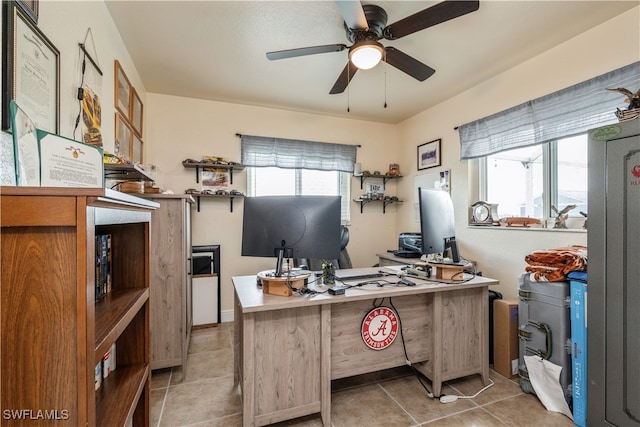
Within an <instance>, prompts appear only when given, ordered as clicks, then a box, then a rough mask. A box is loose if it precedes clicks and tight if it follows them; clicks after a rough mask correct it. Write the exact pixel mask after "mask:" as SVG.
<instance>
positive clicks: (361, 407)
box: [331, 384, 416, 427]
mask: <svg viewBox="0 0 640 427" xmlns="http://www.w3.org/2000/svg"><path fill="white" fill-rule="evenodd" d="M331 423H332V425H333V426H334V427H360V426H363V427H364V426H366V427H375V426H381V427H391V426H412V425H415V424H416V422H415V420H413V419H411V417H410V416H409V415H408V414H407V413H406V412H405V411H404V410H403V409H402V408H401V407H400V406H399V405H397V404H396V402H394V401H393V399H392V398H391V397H390V396H389V395H388V394H387V393H386V392H385V391H384V390H383V389H382V387H380V386H379V385H377V384H372V385H366V386H362V387H356V388H351V389H348V390H342V391H339V392H335V393H332V395H331Z"/></svg>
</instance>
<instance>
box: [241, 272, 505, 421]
mask: <svg viewBox="0 0 640 427" xmlns="http://www.w3.org/2000/svg"><path fill="white" fill-rule="evenodd" d="M357 272H358V273H361V270H357ZM415 281H416V283H418V285H417V286H413V287H392V286H389V287H384V288H377V287H373V288H369V289H367V288H354V289H350V290H347V292H346V294H345V295H342V296H330V295H328V294H321V295H317V296H314V297H305V298H303V297H300V296H298V295H294V296H291V297H281V296H275V295H264V294H262V291H261V289H260V288H258V287H257V286H256V282H255V276H244V277H234V278H233V283H234V289H235V308H236V310H235V313H234V315H235V322H236V323H235V339H236V342H235V344H234V349H235V354H234V360H235V368H236V370H235V372H236V375H235V380H236V382H240V383H241V384H240V385H241V388H242V404H243V425H245V426H260V425H266V424H270V423H274V422H278V421H283V420H286V419H291V418H296V417H300V416H303V415H308V414H312V413H317V412H320V413H321V416H322V420H323V424H324V425H325V426H330V425H331V380H332V379H337V378H343V377H348V376H353V375H358V374H362V373H366V372H374V371H378V370H381V369H387V368H392V367H396V366H402V365H404V364H405V363H406V358H405V355H404V350H403V348H402V341H401V340H402V338H401V336H398V337H397V338H396V340H395V341H394V342H393V344H392V345H391V346H390V347H388V348H386V349H384V350H372V349H370V348H368V347H367V346H366V345H365V344H364V343H363V341H362V338H361V336H360V326H361V324H362V320H363V318H364V316H365V314H366V312H367V311H368V310H369V309H370V308H372V307H373V303H374V301H378V303H379V301H380V298H386V300H385V304H384V305H386V306H389V303H388V302H389V298H390V299H391V302H392V303H393V306H394V307H395V309H396V311H397V313H398V316H399V317H400V321H401V322H402V331H403V335H404V339H405V343H406V347H407V353H408V356H409V360H410V361H411V363H412V364H413V366H414V367H416V368H417V369H418V370H420V371H421V372H422V373H424V374H425V375H426V376H427V377H428V378H430V379H431V381H432V389H433V390H432V391H433V393H434V395H435V396H440V392H441V387H442V382H443V381H446V380H449V379H453V378H459V377H463V376H466V375H471V374H479V375H480V376H481V378H482V380H483V382H484V384H485V385H486V384H487V383H488V381H489V349H488V337H489V333H488V326H489V325H488V313H489V311H488V302H489V300H488V298H489V297H488V286H490V285H496V284H497V283H498V282H497V281H496V280H493V279H487V278H484V277H476V278H474V279H473V280H471V281H469V282H467V283H464V284H443V283H434V282H426V281H421V280H418V279H415ZM420 362H421V363H420Z"/></svg>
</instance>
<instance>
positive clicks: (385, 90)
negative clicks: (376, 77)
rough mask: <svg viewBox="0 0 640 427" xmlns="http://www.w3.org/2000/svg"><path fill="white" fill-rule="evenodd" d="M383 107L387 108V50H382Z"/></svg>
mask: <svg viewBox="0 0 640 427" xmlns="http://www.w3.org/2000/svg"><path fill="white" fill-rule="evenodd" d="M384 108H387V51H386V50H385V51H384Z"/></svg>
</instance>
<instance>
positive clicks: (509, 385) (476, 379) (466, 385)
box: [448, 371, 523, 405]
mask: <svg viewBox="0 0 640 427" xmlns="http://www.w3.org/2000/svg"><path fill="white" fill-rule="evenodd" d="M489 378H490V379H491V380H492V381H493V385H492V386H491V387H489V388H488V389H486V390H485V391H483V392H481V393H480V394H479V395H478V396H476V397H474V398H473V401H474V402H475V403H477V404H478V405H484V404H487V403H490V402H495V401H497V400H502V399H505V398H507V397H513V396H517V395H519V394H522V393H523V392H522V389H521V388H520V386H519V385H517V384H516V383H514V382H513V381H510V380H509V379H508V378H505V377H503V376H502V375H500V374H498V373H496V372H494V371H490V372H489ZM448 385H450V386H451V387H452V388H454V389H455V390H456V392H457V393H456V394H458V395H462V396H474V395H475V394H476V393H478V392H479V391H480V390H482V389H483V388H484V385H483V384H482V379H481V378H480V375H470V376H468V377H465V378H461V379H457V380H453V381H449V382H448Z"/></svg>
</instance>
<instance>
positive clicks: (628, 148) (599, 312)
mask: <svg viewBox="0 0 640 427" xmlns="http://www.w3.org/2000/svg"><path fill="white" fill-rule="evenodd" d="M588 215H589V223H588V225H589V236H588V246H589V272H588V289H589V293H588V303H587V333H588V336H587V341H588V343H587V372H588V394H587V407H588V413H587V424H588V425H590V426H602V425H616V426H640V334H639V333H638V324H640V310H638V302H639V301H640V263H639V262H638V254H639V253H640V120H632V121H628V122H623V123H620V124H615V125H610V126H606V127H602V128H599V129H595V130H593V131H591V132H590V133H589V211H588Z"/></svg>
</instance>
